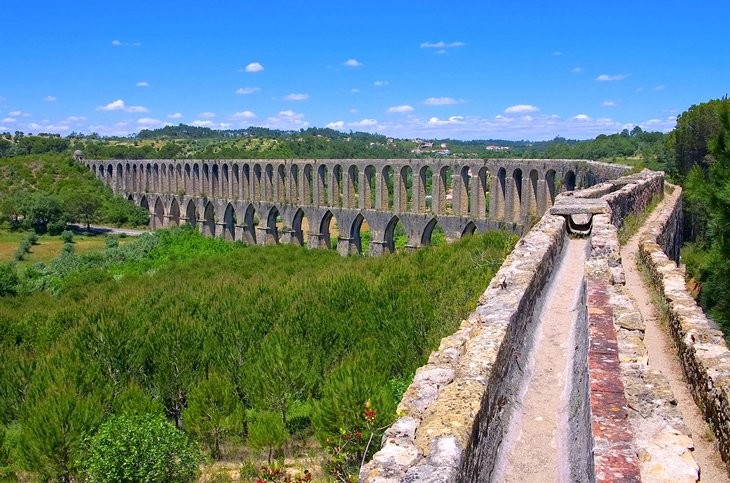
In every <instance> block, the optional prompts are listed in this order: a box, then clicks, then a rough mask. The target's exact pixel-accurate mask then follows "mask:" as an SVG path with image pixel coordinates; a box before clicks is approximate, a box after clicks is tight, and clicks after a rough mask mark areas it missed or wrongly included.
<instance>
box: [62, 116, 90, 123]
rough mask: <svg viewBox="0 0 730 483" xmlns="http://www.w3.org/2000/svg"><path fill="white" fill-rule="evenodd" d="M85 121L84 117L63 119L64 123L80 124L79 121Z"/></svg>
mask: <svg viewBox="0 0 730 483" xmlns="http://www.w3.org/2000/svg"><path fill="white" fill-rule="evenodd" d="M85 120H86V117H85V116H68V117H67V118H66V119H65V121H66V122H81V121H85Z"/></svg>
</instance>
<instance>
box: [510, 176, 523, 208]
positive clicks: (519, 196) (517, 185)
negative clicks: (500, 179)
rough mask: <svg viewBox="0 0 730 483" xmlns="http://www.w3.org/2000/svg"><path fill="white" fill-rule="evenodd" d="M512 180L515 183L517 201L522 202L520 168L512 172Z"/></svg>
mask: <svg viewBox="0 0 730 483" xmlns="http://www.w3.org/2000/svg"><path fill="white" fill-rule="evenodd" d="M512 179H513V180H514V182H515V189H516V190H517V200H518V201H519V202H522V170H521V169H520V168H517V169H515V170H514V171H512Z"/></svg>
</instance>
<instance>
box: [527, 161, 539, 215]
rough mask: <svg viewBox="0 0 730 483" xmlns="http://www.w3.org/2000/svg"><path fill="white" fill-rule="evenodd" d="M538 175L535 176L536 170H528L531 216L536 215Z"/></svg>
mask: <svg viewBox="0 0 730 483" xmlns="http://www.w3.org/2000/svg"><path fill="white" fill-rule="evenodd" d="M538 178H539V175H538V174H537V170H536V169H533V170H530V190H531V191H530V196H529V199H530V207H529V208H530V209H529V213H530V214H531V215H535V216H536V215H537V181H538Z"/></svg>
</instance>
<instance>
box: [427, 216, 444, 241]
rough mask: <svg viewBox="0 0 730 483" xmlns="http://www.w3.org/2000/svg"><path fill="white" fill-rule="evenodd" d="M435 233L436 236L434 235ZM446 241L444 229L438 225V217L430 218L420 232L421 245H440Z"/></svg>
mask: <svg viewBox="0 0 730 483" xmlns="http://www.w3.org/2000/svg"><path fill="white" fill-rule="evenodd" d="M434 235H437V236H434ZM445 242H446V237H445V235H444V230H443V228H441V225H439V222H438V219H436V218H431V219H430V220H428V223H426V226H425V227H424V229H423V233H421V245H442V244H444V243H445Z"/></svg>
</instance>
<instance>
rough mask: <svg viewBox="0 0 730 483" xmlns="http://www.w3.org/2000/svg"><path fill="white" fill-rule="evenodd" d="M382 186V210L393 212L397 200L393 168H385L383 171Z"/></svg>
mask: <svg viewBox="0 0 730 483" xmlns="http://www.w3.org/2000/svg"><path fill="white" fill-rule="evenodd" d="M381 178H382V181H381V182H382V186H380V193H381V195H380V196H381V205H380V207H379V208H380V209H381V210H390V211H392V210H393V203H394V201H395V200H394V198H395V196H394V195H395V186H393V181H394V179H393V168H392V167H391V166H384V167H383V170H382V171H381Z"/></svg>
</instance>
